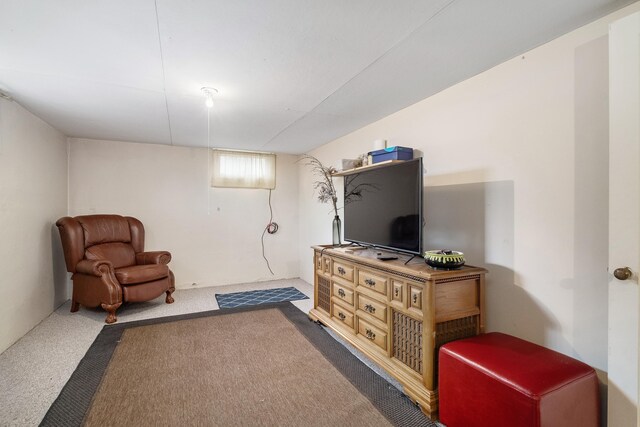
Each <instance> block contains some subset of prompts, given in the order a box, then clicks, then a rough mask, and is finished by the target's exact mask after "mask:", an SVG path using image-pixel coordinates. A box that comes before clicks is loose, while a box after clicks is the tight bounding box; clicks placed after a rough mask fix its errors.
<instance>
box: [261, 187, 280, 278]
mask: <svg viewBox="0 0 640 427" xmlns="http://www.w3.org/2000/svg"><path fill="white" fill-rule="evenodd" d="M271 191H272V190H271V189H269V215H270V217H269V224H267V226H266V227H265V228H264V230H263V231H262V238H261V240H262V258H264V260H265V262H266V263H267V268H268V269H269V271H270V272H271V275H272V276H273V275H274V274H273V270H271V266H270V265H269V260H268V259H267V257H266V256H265V254H264V235H265V233H269V234H276V232H277V231H278V224H277V223H275V222H273V208H272V207H271Z"/></svg>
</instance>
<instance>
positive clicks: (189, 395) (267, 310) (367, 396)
mask: <svg viewBox="0 0 640 427" xmlns="http://www.w3.org/2000/svg"><path fill="white" fill-rule="evenodd" d="M96 377H97V380H96ZM41 425H65V426H69V425H86V426H105V425H122V426H132V425H138V426H140V425H169V426H172V425H176V426H178V425H180V426H184V425H207V426H340V425H343V426H385V425H412V426H414V425H415V426H419V425H426V426H432V425H435V424H434V423H431V422H430V421H429V420H428V419H426V418H425V417H424V415H422V413H421V412H420V411H419V409H417V408H416V407H415V406H413V405H412V404H411V403H410V402H409V400H408V399H406V398H405V397H404V396H403V395H402V394H401V393H400V392H399V391H398V390H397V389H395V388H393V387H392V386H391V385H390V384H388V383H387V382H386V381H385V380H384V379H382V378H381V377H379V376H378V375H376V374H375V373H374V372H373V371H371V370H370V369H369V368H368V367H367V366H365V365H364V364H362V362H360V361H359V360H358V359H357V358H355V357H354V356H353V355H352V354H351V353H349V352H348V351H347V350H346V349H345V348H344V347H342V346H341V345H340V344H339V343H337V342H336V341H335V340H333V338H331V337H330V336H329V335H328V334H327V333H326V332H325V331H324V330H323V329H322V328H321V327H320V326H318V325H316V324H314V323H312V322H310V321H309V320H308V318H307V317H306V315H305V314H304V313H302V312H301V311H300V310H298V309H297V308H295V307H294V306H293V305H292V304H290V303H279V304H273V305H268V306H265V305H262V306H256V307H250V308H241V309H230V310H216V311H212V312H207V313H196V314H191V315H183V316H175V317H171V318H163V319H154V320H147V321H141V322H131V323H123V324H116V325H111V326H105V327H104V329H103V331H102V332H101V333H100V335H99V336H98V338H97V339H96V342H95V343H94V344H93V345H92V347H91V349H89V351H88V352H87V355H86V356H85V358H84V359H83V361H82V362H81V363H80V365H79V366H78V369H77V370H76V372H75V373H74V374H73V376H72V378H71V379H70V380H69V383H68V384H67V385H66V386H65V388H64V389H63V390H62V392H61V394H60V396H59V397H58V399H57V400H56V401H55V402H54V404H53V405H52V407H51V408H50V409H49V412H48V413H47V415H46V416H45V418H44V420H43V422H42V424H41Z"/></svg>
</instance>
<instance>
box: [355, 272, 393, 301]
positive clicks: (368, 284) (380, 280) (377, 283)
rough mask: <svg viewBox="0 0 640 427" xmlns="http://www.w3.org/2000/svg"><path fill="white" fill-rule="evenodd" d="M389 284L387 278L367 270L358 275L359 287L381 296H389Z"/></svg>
mask: <svg viewBox="0 0 640 427" xmlns="http://www.w3.org/2000/svg"><path fill="white" fill-rule="evenodd" d="M387 282H388V279H387V278H386V277H384V276H380V275H377V274H374V273H371V272H369V271H367V270H360V272H359V273H358V285H360V286H362V287H364V288H366V289H371V290H373V291H375V292H378V293H380V294H381V295H385V296H386V295H387Z"/></svg>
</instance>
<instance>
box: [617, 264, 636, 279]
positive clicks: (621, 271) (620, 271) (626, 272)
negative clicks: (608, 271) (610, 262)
mask: <svg viewBox="0 0 640 427" xmlns="http://www.w3.org/2000/svg"><path fill="white" fill-rule="evenodd" d="M613 276H614V277H615V278H616V279H618V280H629V279H630V278H631V276H633V273H632V272H631V269H630V268H629V267H621V268H616V269H615V270H614V271H613Z"/></svg>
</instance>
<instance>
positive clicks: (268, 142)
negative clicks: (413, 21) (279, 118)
mask: <svg viewBox="0 0 640 427" xmlns="http://www.w3.org/2000/svg"><path fill="white" fill-rule="evenodd" d="M455 1H456V0H451V1H449V2H448V3H447V4H445V5H444V6H442V7H441V8H440V9H438V10H437V11H436V13H434V14H433V15H431V16H430V17H429V18H428V19H427V20H426V21H424V22H423V23H421V24H420V25H418V26H417V27H416V28H414V29H413V30H412V31H411V32H410V33H409V34H407V35H406V36H405V37H403V38H402V40H399V41H398V42H397V43H396V44H394V45H393V46H391V47H390V48H389V49H387V50H386V51H384V52H383V53H382V54H381V55H380V56H378V57H377V58H376V59H374V60H373V61H371V62H370V63H369V64H368V65H367V66H366V67H364V68H363V69H362V70H360V71H358V73H356V74H354V75H353V76H351V78H350V79H349V80H347V81H346V82H344V83H343V84H341V85H340V87H338V88H337V89H336V90H334V91H333V92H331V93H330V94H329V95H327V96H326V97H325V98H324V99H323V100H322V101H320V102H319V103H318V104H316V106H315V107H313V108H312V109H311V110H309V111H307V112H306V113H304V114H303V115H302V116H301V117H298V118H297V119H295V120H294V121H293V122H291V123H290V124H289V125H287V126H286V127H285V128H284V129H282V130H281V131H279V132H278V133H276V134H275V135H274V136H273V137H272V138H270V139H269V140H268V141H267V142H265V143H264V144H262V145H261V146H260V148H264V147H266V146H267V145H269V144H271V143H272V142H273V140H275V139H276V138H277V137H279V136H280V135H282V134H283V133H284V132H286V131H287V130H288V129H289V128H291V127H292V126H293V125H295V124H296V123H298V122H299V121H301V120H302V119H304V118H305V117H307V116H308V115H309V114H311V113H313V112H314V111H315V110H316V109H317V108H318V107H320V106H321V105H322V104H323V103H324V102H325V101H326V100H327V99H329V98H331V97H332V96H333V95H334V94H335V93H336V92H338V91H339V90H340V89H342V88H343V87H345V86H346V85H348V84H349V83H350V82H351V81H353V79H355V78H356V77H358V76H359V75H360V74H362V73H364V72H365V71H366V70H368V69H369V68H371V66H372V65H373V64H375V63H377V62H378V61H380V60H381V59H382V58H384V57H385V56H386V55H387V54H388V53H389V52H391V51H392V50H394V49H395V48H396V47H398V46H399V45H400V44H401V43H402V42H404V41H405V40H407V39H408V38H409V37H411V36H412V35H413V34H414V33H415V32H416V31H418V30H420V29H421V28H422V27H424V26H425V25H426V24H428V23H429V22H430V21H431V20H432V19H433V18H435V17H436V16H438V15H440V14H441V13H442V12H443V11H444V10H445V9H447V8H448V7H449V6H451V5H452V4H453V3H454V2H455ZM334 115H339V114H334ZM327 142H330V141H327Z"/></svg>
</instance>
